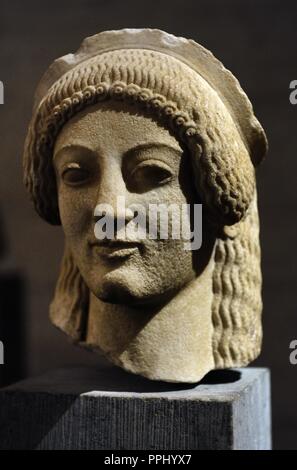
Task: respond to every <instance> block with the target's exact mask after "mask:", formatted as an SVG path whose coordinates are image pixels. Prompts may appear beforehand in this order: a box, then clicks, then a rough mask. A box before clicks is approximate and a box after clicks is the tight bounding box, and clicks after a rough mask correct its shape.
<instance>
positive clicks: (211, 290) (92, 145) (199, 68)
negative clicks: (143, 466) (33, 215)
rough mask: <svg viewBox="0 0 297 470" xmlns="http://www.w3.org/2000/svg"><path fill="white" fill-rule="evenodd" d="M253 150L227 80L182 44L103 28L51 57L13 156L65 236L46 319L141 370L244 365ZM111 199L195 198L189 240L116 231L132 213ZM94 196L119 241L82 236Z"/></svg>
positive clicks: (250, 322) (253, 350) (254, 225)
mask: <svg viewBox="0 0 297 470" xmlns="http://www.w3.org/2000/svg"><path fill="white" fill-rule="evenodd" d="M266 150H267V141H266V137H265V134H264V131H263V129H262V127H261V126H260V124H259V122H258V121H257V119H256V118H255V116H254V114H253V109H252V106H251V104H250V102H249V100H248V98H247V96H246V95H245V93H244V92H243V91H242V89H241V87H240V85H239V83H238V81H237V80H236V79H235V78H234V76H233V75H232V74H231V73H230V72H229V71H228V70H226V69H225V68H224V67H223V65H222V64H221V63H220V62H219V61H218V60H217V59H216V58H214V56H213V55H212V54H211V53H210V52H209V51H207V50H206V49H204V48H203V47H202V46H200V45H199V44H197V43H195V42H194V41H191V40H186V39H184V38H176V37H174V36H172V35H170V34H167V33H165V32H162V31H158V30H149V29H144V30H131V29H126V30H120V31H107V32H103V33H99V34H97V35H95V36H93V37H90V38H87V39H85V40H84V41H83V43H82V45H81V47H80V49H79V50H78V51H77V52H76V53H75V54H68V55H66V56H64V57H61V58H60V59H58V60H56V61H55V62H54V63H53V64H52V65H51V66H50V68H49V69H48V71H47V72H46V73H45V75H44V77H43V78H42V80H41V82H40V84H39V86H38V89H37V92H36V97H35V104H34V109H33V116H32V120H31V123H30V127H29V130H28V134H27V138H26V143H25V151H24V174H25V184H26V187H27V189H28V191H29V193H30V194H31V197H32V199H33V202H34V205H35V208H36V210H37V212H38V214H39V215H40V216H41V217H42V218H43V219H45V220H46V221H47V222H49V223H51V224H55V225H57V224H61V225H62V226H63V230H64V233H65V253H64V257H63V260H62V266H61V273H60V276H59V279H58V282H57V286H56V291H55V295H54V299H53V302H52V304H51V307H50V317H51V320H52V322H53V323H54V325H56V326H57V327H58V328H60V329H61V330H62V331H63V332H65V333H66V334H67V335H68V336H70V337H71V338H72V340H73V341H74V342H76V343H78V344H80V345H83V346H85V347H88V348H91V349H92V350H96V351H98V352H101V353H103V354H104V355H105V356H106V357H107V358H109V359H110V360H111V361H112V362H113V363H114V364H116V365H118V366H120V367H122V368H124V369H126V370H128V371H130V372H133V373H136V374H140V375H143V376H145V377H148V378H150V379H155V380H165V381H171V382H196V381H198V380H200V379H201V378H202V377H203V376H204V375H205V374H206V373H207V372H209V371H210V370H212V369H221V368H229V367H234V366H236V367H237V366H244V365H246V364H248V363H249V362H250V361H252V360H253V359H255V358H256V357H257V356H258V354H259V352H260V348H261V339H262V330H261V308H262V303H261V271H260V248H259V223H258V212H257V198H256V186H255V167H256V166H257V165H258V164H259V163H260V162H261V160H262V159H263V157H264V155H265V153H266ZM119 197H122V198H124V200H125V204H126V206H128V207H130V206H129V204H130V205H131V204H132V206H131V207H133V204H136V205H137V204H140V205H141V207H144V208H147V207H148V206H149V204H152V203H156V204H165V205H167V206H169V205H170V204H177V205H178V206H179V205H180V206H181V205H182V204H189V205H190V206H191V207H192V205H194V204H202V207H203V224H202V228H201V230H202V245H201V247H200V249H199V250H198V249H197V250H185V248H184V246H185V245H184V243H183V242H182V240H181V238H179V239H178V238H177V237H176V238H174V237H173V236H169V237H168V239H161V238H160V237H157V238H156V239H150V238H149V237H147V238H146V239H141V240H138V239H136V240H135V239H133V238H129V230H128V227H129V225H131V224H132V225H133V218H134V217H136V213H134V212H133V210H129V209H125V210H124V211H122V212H121V211H120V209H119V207H118V205H117V203H116V201H118V198H119ZM101 203H102V204H108V205H109V206H108V207H110V206H111V207H112V208H114V212H113V216H114V219H120V218H122V220H123V224H124V226H125V227H126V228H127V231H126V232H125V234H126V235H125V236H126V238H123V237H122V235H121V234H120V233H117V231H115V233H114V239H111V240H110V239H108V240H107V239H106V240H104V239H103V240H98V238H96V236H95V235H94V233H95V232H94V230H95V224H96V222H98V220H100V217H96V212H94V211H95V208H96V207H97V205H98V204H101ZM126 206H125V207H126ZM107 212H108V210H107ZM136 212H137V211H136ZM105 215H106V214H105ZM169 215H170V214H169ZM192 219H193V217H192V215H190V216H189V217H188V224H189V226H190V227H192V226H193V220H192ZM172 220H173V219H172ZM131 230H132V229H131ZM131 233H132V231H131ZM127 234H128V235H127Z"/></svg>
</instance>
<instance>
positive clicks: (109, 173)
mask: <svg viewBox="0 0 297 470" xmlns="http://www.w3.org/2000/svg"><path fill="white" fill-rule="evenodd" d="M128 204H129V195H128V191H127V188H126V184H125V181H124V178H123V175H122V171H121V169H120V167H118V166H117V165H112V164H109V165H108V166H107V168H106V170H105V171H103V172H102V175H101V179H100V185H99V187H98V193H97V201H96V207H95V208H94V209H95V210H94V218H95V221H98V220H99V219H100V218H101V217H103V215H105V216H106V217H111V218H114V219H115V220H117V219H121V220H122V221H123V223H125V224H127V223H128V222H129V221H130V220H132V219H133V217H134V212H133V211H132V210H130V209H129V208H127V206H128Z"/></svg>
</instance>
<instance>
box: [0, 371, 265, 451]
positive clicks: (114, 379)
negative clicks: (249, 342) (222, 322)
mask: <svg viewBox="0 0 297 470" xmlns="http://www.w3.org/2000/svg"><path fill="white" fill-rule="evenodd" d="M270 446H271V429H270V383H269V372H268V370H267V369H255V368H247V369H237V370H223V371H214V372H211V373H210V374H208V375H207V376H206V377H205V378H204V380H203V381H202V382H201V383H199V384H198V385H188V386H185V385H184V384H183V385H178V384H168V383H164V382H154V381H149V380H146V379H143V378H141V377H138V376H136V375H129V374H127V373H126V372H124V371H121V370H120V369H117V368H114V367H108V368H102V369H95V368H70V369H60V370H56V371H53V372H49V373H47V374H45V375H43V376H41V377H37V378H32V379H28V380H25V381H23V382H20V383H18V384H15V385H13V386H10V387H8V388H6V389H2V390H1V391H0V448H1V449H105V450H106V449H111V450H119V449H129V450H131V449H133V450H137V449H145V450H152V449H155V450H195V449H212V450H214V449H234V450H235V449H270Z"/></svg>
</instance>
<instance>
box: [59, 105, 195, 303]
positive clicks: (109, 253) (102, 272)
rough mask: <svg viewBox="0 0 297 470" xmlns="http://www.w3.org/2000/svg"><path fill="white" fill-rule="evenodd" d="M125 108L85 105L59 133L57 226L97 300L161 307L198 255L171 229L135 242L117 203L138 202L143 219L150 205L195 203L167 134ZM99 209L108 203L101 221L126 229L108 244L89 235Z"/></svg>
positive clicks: (185, 160)
mask: <svg viewBox="0 0 297 470" xmlns="http://www.w3.org/2000/svg"><path fill="white" fill-rule="evenodd" d="M122 107H123V106H117V105H116V104H113V105H112V106H110V105H109V104H101V105H100V106H99V107H98V106H97V107H96V106H94V107H91V108H88V109H87V110H85V111H84V112H81V113H79V114H78V115H76V116H75V118H73V119H72V120H71V121H70V122H69V123H68V124H67V125H66V126H65V127H64V128H63V130H62V131H61V133H60V135H59V138H58V140H57V142H56V146H55V151H54V165H55V170H56V175H57V182H58V184H57V186H58V199H59V209H60V216H61V222H62V225H63V229H64V232H65V235H66V241H67V242H68V246H69V248H70V250H71V252H72V255H73V257H74V259H75V262H76V264H77V266H78V268H79V270H80V272H81V274H82V276H83V278H84V280H85V282H86V284H87V285H88V287H89V288H90V290H91V291H92V292H93V294H95V296H96V297H98V298H100V299H101V300H104V301H107V302H112V303H125V304H143V303H149V304H151V303H160V302H163V301H165V300H167V299H168V298H170V297H172V296H173V295H175V294H176V292H177V291H178V290H180V289H181V288H182V287H183V286H184V285H185V284H186V283H188V282H189V281H191V280H192V279H193V278H194V277H195V276H196V272H195V257H196V256H197V254H196V252H194V251H190V250H185V248H184V240H183V239H182V235H181V237H180V239H173V238H172V234H171V233H170V230H169V233H168V235H169V237H168V239H160V236H159V235H160V234H159V233H158V238H157V239H155V240H154V239H150V238H149V234H148V233H147V236H146V237H145V238H144V239H139V238H137V233H136V235H135V228H136V227H135V224H134V223H133V220H132V218H133V216H134V214H133V212H132V211H131V210H130V211H129V210H128V211H127V212H126V214H125V212H124V211H120V210H118V201H119V197H122V198H124V200H125V203H126V206H129V207H130V206H131V207H133V206H132V205H134V204H137V205H139V204H140V205H141V206H138V207H141V208H143V209H144V210H146V214H147V215H148V214H149V204H165V205H166V207H167V206H169V205H170V204H176V205H177V206H178V207H181V206H182V204H193V202H194V197H195V194H196V193H195V191H194V188H193V186H192V173H191V163H190V158H189V155H188V154H187V153H186V152H183V150H182V148H181V147H180V145H179V143H178V141H177V140H176V138H175V137H174V136H173V135H171V134H170V133H169V131H168V130H166V129H165V128H164V127H161V126H160V125H158V124H157V122H156V121H154V120H152V119H150V118H149V117H144V116H141V115H139V114H134V113H129V112H128V110H123V109H122ZM196 198H197V196H196ZM196 202H197V201H196ZM98 204H109V206H110V211H109V212H110V213H108V211H107V213H106V217H108V216H110V217H112V216H113V215H114V220H115V223H116V222H117V219H119V218H122V219H125V227H124V228H125V230H120V231H118V232H117V231H115V233H114V238H113V239H112V240H109V241H108V239H107V238H106V239H105V240H98V239H97V238H96V236H95V234H94V227H95V223H96V220H97V219H96V218H95V217H94V210H95V207H96V206H97V205H98ZM140 210H141V209H140ZM171 216H172V212H171ZM171 216H170V217H171ZM173 216H174V214H173ZM169 220H171V218H169ZM190 222H191V221H190V220H188V224H189V229H190ZM146 228H147V230H148V229H149V224H148V223H147V225H146ZM169 228H170V227H169Z"/></svg>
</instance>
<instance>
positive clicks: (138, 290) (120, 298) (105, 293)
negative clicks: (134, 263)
mask: <svg viewBox="0 0 297 470" xmlns="http://www.w3.org/2000/svg"><path fill="white" fill-rule="evenodd" d="M121 274H122V275H120V273H116V272H114V271H113V272H111V273H108V274H106V275H105V276H104V277H103V279H101V282H100V288H98V287H97V288H96V289H94V290H92V291H93V293H94V295H95V296H96V297H97V298H99V299H100V300H102V302H106V303H111V304H120V305H127V306H128V307H133V306H135V307H136V306H142V305H143V306H147V305H153V304H156V303H158V302H159V301H160V296H161V297H162V295H161V294H160V292H159V286H157V287H158V289H157V291H158V292H157V293H155V292H154V293H152V292H151V291H148V289H147V288H145V286H146V284H145V283H143V285H142V283H141V282H140V279H141V278H140V276H139V277H138V279H135V278H134V277H131V276H129V277H128V276H124V275H123V273H121ZM150 287H151V286H150Z"/></svg>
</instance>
